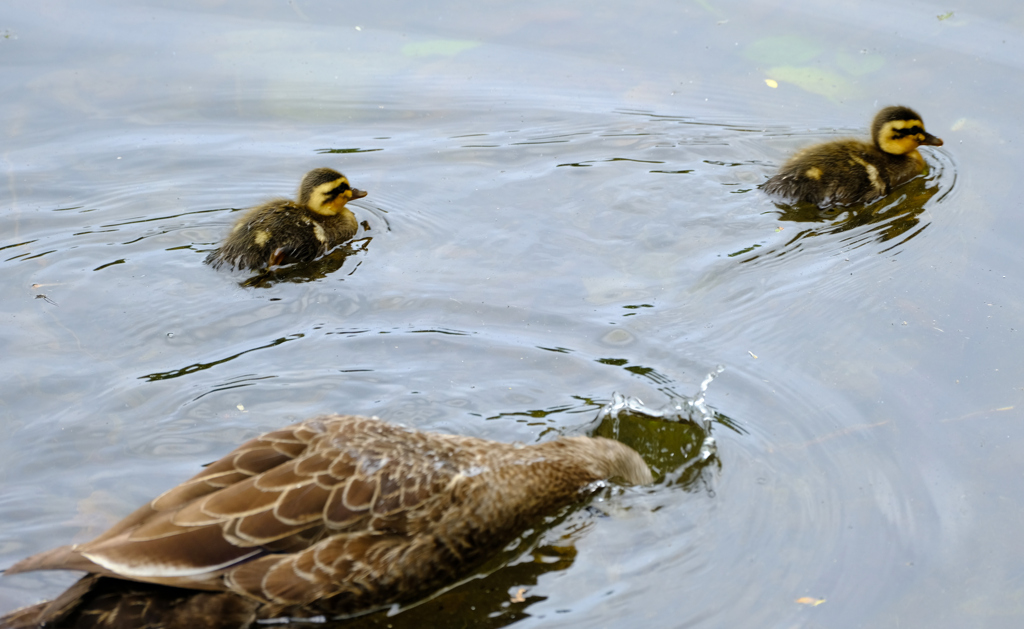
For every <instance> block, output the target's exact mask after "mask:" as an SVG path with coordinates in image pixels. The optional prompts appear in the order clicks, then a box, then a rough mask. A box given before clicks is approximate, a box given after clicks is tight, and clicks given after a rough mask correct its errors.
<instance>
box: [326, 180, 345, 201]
mask: <svg viewBox="0 0 1024 629" xmlns="http://www.w3.org/2000/svg"><path fill="white" fill-rule="evenodd" d="M338 182H340V183H338ZM338 182H331V183H332V184H333V183H337V185H335V186H334V187H333V188H331V189H330V190H328V191H326V192H324V203H330V202H331V201H333V200H335V199H337V198H338V195H341V194H344V193H345V192H347V191H349V190H351V189H352V187H351V186H349V185H348V181H346V180H344V179H339V180H338ZM325 187H326V186H325Z"/></svg>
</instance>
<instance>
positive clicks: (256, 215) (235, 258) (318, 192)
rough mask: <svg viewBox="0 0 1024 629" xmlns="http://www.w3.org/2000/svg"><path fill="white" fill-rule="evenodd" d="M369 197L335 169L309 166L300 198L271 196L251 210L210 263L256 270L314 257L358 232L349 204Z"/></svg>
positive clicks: (304, 260) (301, 187)
mask: <svg viewBox="0 0 1024 629" xmlns="http://www.w3.org/2000/svg"><path fill="white" fill-rule="evenodd" d="M365 196H366V192H363V191H362V190H357V189H355V188H353V187H351V186H350V185H349V183H348V179H346V178H345V176H344V175H342V174H341V173H339V172H338V171H336V170H332V169H330V168H316V169H314V170H311V171H309V172H308V173H306V176H305V177H303V179H302V184H301V185H300V186H299V195H298V202H296V201H292V200H291V199H273V200H271V201H267V202H266V203H264V204H262V205H258V206H256V207H254V208H252V209H251V210H249V211H247V212H246V213H245V215H244V216H242V217H241V218H240V219H239V220H238V222H237V223H235V226H234V227H233V228H232V229H231V233H230V234H228V237H227V238H226V239H225V240H224V244H223V245H221V247H220V248H219V249H216V250H215V251H213V252H211V253H210V255H208V256H207V257H206V263H207V264H210V265H212V266H213V267H214V268H220V266H221V265H223V264H228V265H230V266H231V267H232V268H239V269H251V270H256V269H263V268H269V267H274V266H279V265H281V264H288V263H290V262H309V261H312V260H315V259H316V258H318V257H320V256H322V255H323V254H324V253H326V252H328V251H330V250H331V249H332V248H334V247H335V246H337V245H339V244H341V243H343V242H345V241H346V240H348V239H350V238H352V236H354V235H355V234H356V231H357V230H358V229H359V224H358V222H357V221H356V217H355V215H354V214H352V211H351V210H349V209H348V208H347V207H345V204H346V203H348V202H349V201H351V200H352V199H359V198H362V197H365Z"/></svg>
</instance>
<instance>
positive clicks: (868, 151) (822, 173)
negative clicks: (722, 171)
mask: <svg viewBox="0 0 1024 629" xmlns="http://www.w3.org/2000/svg"><path fill="white" fill-rule="evenodd" d="M871 139H872V141H871V142H862V141H860V140H836V141H834V142H826V143H823V144H817V145H814V146H811V147H808V148H805V149H803V150H801V151H800V152H798V153H797V154H796V155H794V156H793V157H791V158H790V159H789V161H787V162H786V163H785V165H783V167H782V168H781V169H780V170H779V173H778V174H777V175H775V176H774V177H772V178H771V179H769V180H768V181H766V182H764V183H763V184H761V186H760V187H761V189H762V190H764V191H765V192H766V193H768V194H770V195H772V196H774V197H776V198H777V199H779V200H780V201H782V202H785V203H799V202H805V203H813V204H815V205H817V206H819V207H821V208H827V207H833V206H837V205H840V206H843V205H851V204H854V203H867V202H869V201H873V200H874V199H877V198H879V197H883V196H885V195H887V194H889V193H890V192H892V190H893V189H894V188H896V187H897V186H899V185H901V184H904V183H906V182H907V181H909V180H910V179H912V178H914V177H916V176H917V175H920V174H921V173H922V172H924V170H925V162H924V159H923V158H922V157H921V154H920V153H919V152H918V150H917V149H918V147H920V146H922V145H924V146H942V140H941V139H939V138H937V137H935V136H934V135H931V134H930V133H928V132H927V131H925V129H924V123H923V122H922V121H921V116H920V115H918V114H917V112H915V111H914V110H912V109H910V108H908V107H900V106H897V107H886V108H885V109H883V110H881V111H880V112H878V114H877V115H876V116H875V120H874V122H873V123H872V124H871Z"/></svg>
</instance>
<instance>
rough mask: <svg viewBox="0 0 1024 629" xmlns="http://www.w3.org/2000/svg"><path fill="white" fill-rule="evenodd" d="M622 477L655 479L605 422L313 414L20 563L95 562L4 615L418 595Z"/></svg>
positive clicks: (224, 620) (24, 619) (184, 619)
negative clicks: (551, 429) (534, 428)
mask: <svg viewBox="0 0 1024 629" xmlns="http://www.w3.org/2000/svg"><path fill="white" fill-rule="evenodd" d="M612 478H614V479H620V480H623V481H626V482H629V483H633V484H647V483H650V482H651V481H652V478H651V472H650V470H649V468H648V467H647V465H646V464H645V463H644V461H643V459H641V458H640V455H638V454H637V453H636V452H635V451H634V450H632V449H630V448H629V447H628V446H625V445H623V444H621V443H619V442H617V441H612V440H609V439H604V438H600V437H593V438H592V437H563V438H560V439H556V440H554V441H548V442H545V443H540V444H533V445H520V444H507V443H499V442H495V441H489V440H485V439H478V438H474V437H463V436H454V435H443V434H436V433H428V432H420V431H416V430H411V429H408V428H404V427H400V426H397V425H394V424H389V423H387V422H384V421H381V420H379V419H376V418H365V417H355V416H345V415H329V416H322V417H317V418H313V419H310V420H307V421H305V422H302V423H298V424H294V425H292V426H289V427H287V428H284V429H282V430H278V431H275V432H271V433H267V434H264V435H262V436H259V437H257V438H255V439H253V440H251V441H249V442H248V443H245V444H243V445H242V446H241V447H239V448H237V449H236V450H235V451H233V452H231V453H230V454H228V455H227V456H225V457H224V458H222V459H220V460H219V461H217V462H216V463H213V464H212V465H209V466H208V467H206V468H205V469H204V470H203V471H202V472H200V473H199V474H198V475H196V476H195V477H193V478H192V479H191V480H188V481H186V482H184V483H182V484H181V485H178V486H177V487H175V488H173V489H171V490H169V491H167V492H165V493H163V494H161V495H160V496H158V497H157V498H155V499H154V500H152V501H151V502H150V503H148V504H146V505H145V506H143V507H142V508H140V509H138V510H137V511H135V512H134V513H132V514H131V515H129V516H128V517H127V518H125V519H124V520H122V521H121V522H120V523H119V524H117V525H115V526H114V527H113V528H111V529H110V530H109V531H107V532H106V533H103V534H102V535H100V536H99V537H97V538H96V539H94V540H92V541H91V542H88V543H85V544H76V545H71V546H64V547H61V548H57V549H54V550H50V551H47V552H43V553H40V554H38V555H35V556H32V557H29V558H28V559H25V560H22V561H21V562H19V563H17V564H15V565H14V566H12V567H11V568H9V569H8V570H7V574H13V573H17V572H26V571H30V570H83V571H85V572H88V573H89V575H87V576H86V577H85V578H83V580H82V581H79V583H78V584H76V585H75V586H72V587H71V588H70V589H69V590H68V591H67V592H65V593H64V594H62V595H61V596H59V597H58V598H57V599H55V600H54V601H53V602H52V603H48V604H47V603H41V604H39V605H36V606H33V607H29V608H25V609H23V610H19V611H17V612H14V613H12V614H10V615H8V616H7V617H5V618H3V619H0V626H2V627H35V626H40V625H42V624H45V625H46V626H47V627H65V626H67V627H71V626H89V627H115V626H121V625H117V624H114V620H113V619H115V618H120V620H119V622H127V623H128V624H125V625H124V626H126V627H127V626H142V625H143V624H144V623H142V622H141V617H138V616H139V614H142V613H143V611H144V612H145V613H146V614H148V616H147V618H150V619H151V621H152V622H151V621H147V622H151V624H146V625H145V626H152V627H157V626H159V627H172V626H181V627H200V626H201V627H216V628H218V629H226V628H227V627H247V626H249V625H250V624H253V623H255V622H256V621H257V620H260V619H269V618H274V617H280V616H282V615H287V616H291V617H301V616H303V615H305V616H307V617H308V616H310V615H315V614H317V613H321V614H328V615H351V614H356V613H359V612H362V611H368V610H372V609H375V608H379V607H382V606H386V605H390V604H393V603H402V602H410V601H415V600H417V599H419V598H422V597H424V596H426V595H429V594H431V593H433V592H434V591H436V590H437V589H438V588H440V587H443V586H445V585H447V584H451V583H454V582H455V581H457V580H458V579H460V578H462V577H464V576H466V575H467V574H468V573H469V572H470V571H471V570H472V569H473V568H474V567H476V566H477V565H479V564H480V563H481V562H482V561H483V560H484V559H485V558H486V557H487V556H488V555H489V554H492V553H494V552H496V551H498V550H500V549H501V548H503V547H505V546H506V545H507V544H508V543H509V542H511V541H512V540H513V539H515V537H516V536H517V535H519V534H520V533H522V532H523V531H524V530H525V529H527V528H528V527H530V526H533V525H535V524H536V523H537V521H538V520H539V519H540V518H542V517H543V516H545V515H548V514H551V513H553V512H555V511H557V510H558V509H559V508H561V507H564V506H566V505H569V504H572V503H574V502H576V501H578V500H580V499H581V498H582V497H585V496H586V495H587V494H588V493H589V492H590V491H593V488H594V487H595V483H596V481H601V480H605V479H612ZM143 584H159V585H158V586H144V585H143ZM161 586H173V587H172V588H163V590H166V591H168V592H172V593H173V596H170V595H164V598H162V599H161V598H159V597H158V595H157V593H159V592H160V591H161ZM146 587H149V588H151V589H152V590H153V591H152V592H150V593H146V590H145V588H146ZM140 592H141V594H140ZM154 592H157V593H154ZM167 596H170V599H167ZM122 599H123V600H122ZM129 599H130V602H129ZM167 600H170V602H167ZM160 601H163V603H161V602H160ZM163 607H167V610H166V612H158V611H157V610H158V609H162V608H163ZM132 610H135V611H132ZM229 611H230V613H228V612H229ZM163 613H166V614H167V617H166V618H159V619H152V618H151V617H152V616H153V615H154V614H157V615H159V614H163ZM132 614H135V617H134V620H132V618H133V616H132ZM190 614H191V615H194V616H195V617H194V618H192V617H191V616H190ZM211 614H214V617H213V618H211ZM218 614H219V616H218ZM172 616H173V622H171V620H172ZM217 618H220V620H217ZM14 621H19V622H21V623H22V624H15V622H14ZM101 621H102V622H101ZM107 621H110V622H109V624H104V623H106V622H107ZM135 621H138V624H136V625H132V624H131V623H132V622H135ZM193 621H194V624H193ZM200 621H201V622H200ZM5 622H6V624H5Z"/></svg>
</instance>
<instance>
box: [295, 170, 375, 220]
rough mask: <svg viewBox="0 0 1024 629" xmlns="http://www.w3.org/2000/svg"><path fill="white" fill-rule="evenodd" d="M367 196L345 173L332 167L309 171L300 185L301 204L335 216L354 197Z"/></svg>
mask: <svg viewBox="0 0 1024 629" xmlns="http://www.w3.org/2000/svg"><path fill="white" fill-rule="evenodd" d="M365 196H366V192H364V191H362V190H357V189H356V188H353V187H352V186H350V185H349V183H348V179H347V178H346V177H345V175H343V174H341V173H339V172H338V171H336V170H333V169H331V168H315V169H313V170H311V171H309V172H308V173H306V176H305V177H303V178H302V184H301V185H299V204H300V205H304V206H306V207H308V208H309V209H310V210H312V211H314V212H316V213H317V214H323V215H324V216H334V215H335V214H337V213H338V212H341V211H342V208H344V207H345V204H346V203H348V202H349V201H351V200H352V199H360V198H362V197H365Z"/></svg>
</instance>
